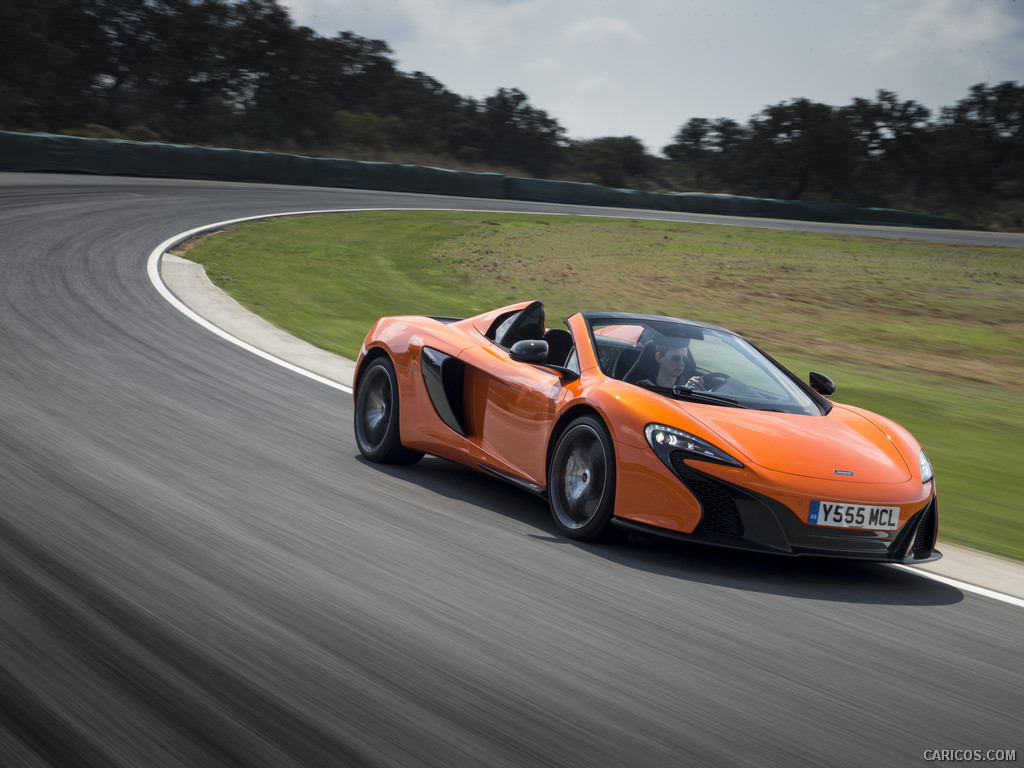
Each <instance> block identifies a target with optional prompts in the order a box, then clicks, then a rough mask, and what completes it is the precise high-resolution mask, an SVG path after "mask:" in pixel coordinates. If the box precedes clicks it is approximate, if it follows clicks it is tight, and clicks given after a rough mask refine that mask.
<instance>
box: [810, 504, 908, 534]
mask: <svg viewBox="0 0 1024 768" xmlns="http://www.w3.org/2000/svg"><path fill="white" fill-rule="evenodd" d="M807 522H809V523H810V524H811V525H829V526H832V527H835V528H863V529H865V530H869V531H890V530H894V529H896V528H899V525H900V508H899V507H872V506H868V505H866V504H843V503H841V502H835V501H812V502H811V515H810V517H809V518H807Z"/></svg>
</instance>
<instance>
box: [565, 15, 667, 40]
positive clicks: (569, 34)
mask: <svg viewBox="0 0 1024 768" xmlns="http://www.w3.org/2000/svg"><path fill="white" fill-rule="evenodd" d="M563 36H564V37H565V39H566V40H568V41H570V42H572V43H577V44H582V45H607V44H609V43H629V44H630V45H635V46H638V47H639V46H643V45H646V44H647V37H646V36H645V35H644V33H643V32H641V31H640V30H639V29H638V28H637V27H636V25H634V24H633V23H632V22H629V21H626V20H625V19H615V18H612V17H610V16H594V17H592V18H589V19H581V20H579V21H574V22H572V23H571V24H569V25H568V26H567V27H566V28H565V30H564V31H563Z"/></svg>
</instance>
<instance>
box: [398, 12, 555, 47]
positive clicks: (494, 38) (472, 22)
mask: <svg viewBox="0 0 1024 768" xmlns="http://www.w3.org/2000/svg"><path fill="white" fill-rule="evenodd" d="M397 4H398V5H400V6H402V8H403V10H404V12H405V14H406V18H407V19H409V21H410V22H411V23H412V24H413V26H414V27H415V29H416V32H417V37H418V38H419V41H418V42H419V44H420V45H422V46H423V47H425V48H428V49H430V50H433V51H435V52H440V53H451V54H458V55H459V56H461V57H465V58H467V59H470V60H479V59H483V58H485V57H486V56H487V55H488V54H490V53H492V52H493V51H494V50H495V49H500V50H505V51H509V50H517V49H519V48H522V47H523V41H524V40H528V39H530V27H531V25H532V24H533V23H534V22H535V20H536V17H537V16H538V14H539V13H540V12H541V10H542V3H541V2H540V1H539V0H503V1H502V0H472V1H471V2H466V1H465V0H436V1H428V0H397Z"/></svg>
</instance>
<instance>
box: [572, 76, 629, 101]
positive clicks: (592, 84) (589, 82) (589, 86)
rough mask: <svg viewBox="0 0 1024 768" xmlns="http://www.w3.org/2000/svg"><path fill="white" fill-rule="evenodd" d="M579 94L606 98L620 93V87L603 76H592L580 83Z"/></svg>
mask: <svg viewBox="0 0 1024 768" xmlns="http://www.w3.org/2000/svg"><path fill="white" fill-rule="evenodd" d="M580 92H581V93H584V94H586V95H587V96H606V95H609V94H619V93H622V86H620V85H619V84H618V83H617V82H616V81H615V80H612V78H610V77H606V76H605V75H594V76H593V77H588V78H586V79H585V80H583V81H582V82H580Z"/></svg>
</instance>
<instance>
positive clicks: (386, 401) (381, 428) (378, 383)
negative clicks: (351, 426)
mask: <svg viewBox="0 0 1024 768" xmlns="http://www.w3.org/2000/svg"><path fill="white" fill-rule="evenodd" d="M353 421H354V422H355V433H356V445H357V446H359V452H360V453H361V454H363V456H365V457H366V458H367V459H369V460H370V461H376V462H381V463H385V464H412V463H414V462H416V461H419V460H420V459H421V458H423V454H422V453H419V452H418V451H410V450H409V449H408V448H406V447H405V446H404V445H402V441H401V437H400V436H399V433H398V378H397V376H395V367H394V365H392V363H391V360H389V359H388V358H386V357H378V358H377V359H376V360H374V361H372V362H371V363H370V364H369V365H367V366H366V370H365V371H363V373H362V375H361V376H360V377H359V383H358V384H357V385H356V407H355V416H354V418H353Z"/></svg>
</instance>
